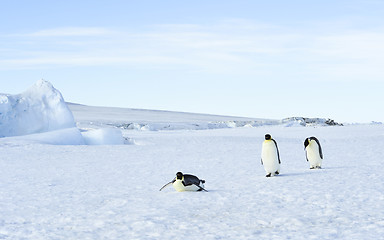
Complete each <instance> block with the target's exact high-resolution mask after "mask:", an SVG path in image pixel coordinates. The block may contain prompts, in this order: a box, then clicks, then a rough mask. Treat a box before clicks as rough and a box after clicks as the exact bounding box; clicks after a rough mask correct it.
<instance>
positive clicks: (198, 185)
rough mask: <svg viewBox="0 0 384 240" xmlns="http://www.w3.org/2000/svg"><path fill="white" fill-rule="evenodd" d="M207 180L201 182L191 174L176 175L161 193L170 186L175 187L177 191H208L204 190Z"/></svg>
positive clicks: (180, 173) (179, 173)
mask: <svg viewBox="0 0 384 240" xmlns="http://www.w3.org/2000/svg"><path fill="white" fill-rule="evenodd" d="M204 183H205V180H201V179H199V178H198V177H196V176H194V175H190V174H183V173H182V172H178V173H176V177H175V178H174V179H173V180H172V181H171V182H169V183H167V184H165V185H164V186H163V187H162V188H160V191H161V190H163V189H164V188H165V187H167V186H169V185H171V184H172V185H173V187H174V188H175V190H176V191H178V192H184V191H206V192H208V191H207V190H205V189H204Z"/></svg>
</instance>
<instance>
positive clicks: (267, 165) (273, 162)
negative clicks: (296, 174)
mask: <svg viewBox="0 0 384 240" xmlns="http://www.w3.org/2000/svg"><path fill="white" fill-rule="evenodd" d="M261 164H262V165H264V169H265V171H266V172H267V175H266V177H271V176H275V175H278V174H279V173H280V164H281V161H280V154H279V149H278V148H277V143H276V141H275V140H274V139H273V138H272V137H271V135H269V134H266V135H265V140H264V142H263V146H262V149H261Z"/></svg>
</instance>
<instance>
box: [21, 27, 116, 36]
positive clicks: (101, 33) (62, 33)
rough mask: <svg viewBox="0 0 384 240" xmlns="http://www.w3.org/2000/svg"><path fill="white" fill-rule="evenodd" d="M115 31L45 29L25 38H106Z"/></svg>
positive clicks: (69, 28) (94, 28)
mask: <svg viewBox="0 0 384 240" xmlns="http://www.w3.org/2000/svg"><path fill="white" fill-rule="evenodd" d="M113 32H114V31H112V30H110V29H105V28H97V27H93V28H82V27H66V28H54V29H45V30H40V31H37V32H33V33H27V34H25V35H24V36H29V37H81V36H105V35H108V34H112V33H113Z"/></svg>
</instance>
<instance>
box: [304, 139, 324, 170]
mask: <svg viewBox="0 0 384 240" xmlns="http://www.w3.org/2000/svg"><path fill="white" fill-rule="evenodd" d="M306 150H307V159H308V161H309V164H310V165H311V167H321V163H322V161H323V159H321V157H320V154H319V146H318V145H317V144H313V143H311V144H309V145H308V146H307V148H306Z"/></svg>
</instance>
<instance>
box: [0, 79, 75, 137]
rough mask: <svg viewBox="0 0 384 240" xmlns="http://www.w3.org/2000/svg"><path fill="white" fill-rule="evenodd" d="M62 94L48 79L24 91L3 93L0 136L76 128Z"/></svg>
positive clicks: (1, 96) (0, 104)
mask: <svg viewBox="0 0 384 240" xmlns="http://www.w3.org/2000/svg"><path fill="white" fill-rule="evenodd" d="M75 125H76V124H75V120H74V118H73V115H72V112H71V111H70V110H69V108H68V106H67V104H66V103H65V101H64V99H63V96H62V95H61V93H60V92H59V91H58V90H56V89H55V88H54V87H53V86H52V84H51V83H49V82H47V81H45V80H39V81H37V82H36V83H35V84H34V85H33V86H32V87H30V88H29V89H28V90H27V91H25V92H24V93H21V94H18V95H5V94H1V95H0V137H9V136H21V135H27V134H33V133H42V132H49V131H53V130H58V129H64V128H72V127H75Z"/></svg>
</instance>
